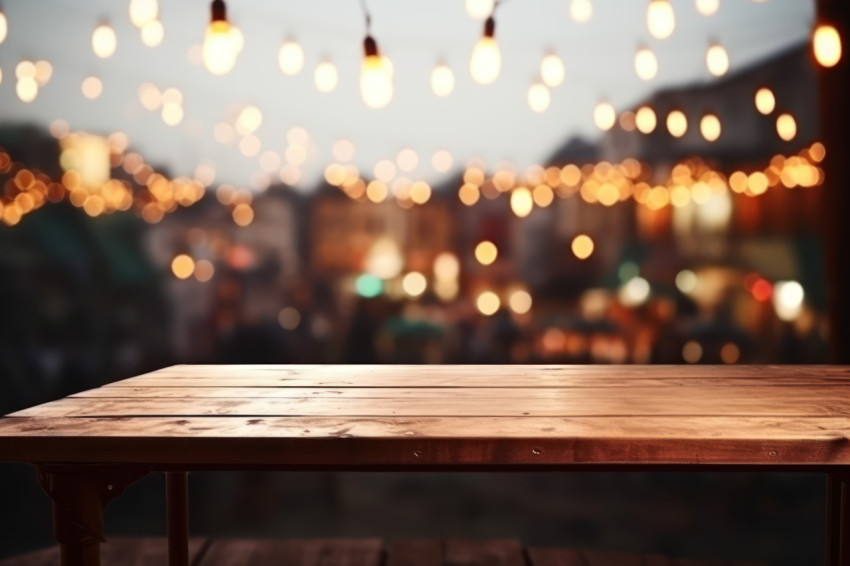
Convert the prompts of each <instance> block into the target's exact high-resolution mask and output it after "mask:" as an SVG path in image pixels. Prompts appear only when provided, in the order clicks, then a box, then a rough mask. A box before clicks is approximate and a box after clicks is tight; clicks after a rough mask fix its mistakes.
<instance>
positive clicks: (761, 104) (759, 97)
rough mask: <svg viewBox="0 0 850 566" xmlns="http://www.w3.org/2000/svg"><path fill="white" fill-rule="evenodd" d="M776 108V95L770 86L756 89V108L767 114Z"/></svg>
mask: <svg viewBox="0 0 850 566" xmlns="http://www.w3.org/2000/svg"><path fill="white" fill-rule="evenodd" d="M775 109H776V97H775V96H774V95H773V91H772V90H770V89H769V88H766V87H762V88H760V89H758V90H757V91H756V110H758V111H759V112H761V113H762V114H764V115H765V116H767V115H768V114H770V113H771V112H773V111H774V110H775Z"/></svg>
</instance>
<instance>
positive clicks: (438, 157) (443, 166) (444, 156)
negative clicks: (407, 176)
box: [431, 149, 453, 173]
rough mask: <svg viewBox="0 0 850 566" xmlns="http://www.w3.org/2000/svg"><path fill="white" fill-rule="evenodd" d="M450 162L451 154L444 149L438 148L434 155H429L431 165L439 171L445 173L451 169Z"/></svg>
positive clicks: (451, 161)
mask: <svg viewBox="0 0 850 566" xmlns="http://www.w3.org/2000/svg"><path fill="white" fill-rule="evenodd" d="M452 163H453V159H452V154H451V153H449V152H448V151H446V150H445V149H438V150H437V151H435V152H434V155H432V156H431V167H433V168H434V170H435V171H438V172H440V173H445V172H446V171H448V170H449V169H451V168H452Z"/></svg>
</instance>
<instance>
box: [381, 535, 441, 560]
mask: <svg viewBox="0 0 850 566" xmlns="http://www.w3.org/2000/svg"><path fill="white" fill-rule="evenodd" d="M444 554H445V552H444V548H443V541H441V540H433V539H429V540H397V541H393V542H392V543H391V544H389V545H388V546H387V562H386V564H387V566H443V563H444V562H443V557H444Z"/></svg>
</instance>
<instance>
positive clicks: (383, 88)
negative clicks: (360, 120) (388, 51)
mask: <svg viewBox="0 0 850 566" xmlns="http://www.w3.org/2000/svg"><path fill="white" fill-rule="evenodd" d="M360 96H362V97H363V102H365V103H366V106H368V107H369V108H375V109H377V108H383V107H384V106H386V105H387V104H389V103H390V100H392V99H393V78H392V70H391V68H390V66H389V65H387V60H386V59H385V58H384V57H381V55H380V54H379V53H378V44H377V43H375V39H374V38H373V37H372V36H371V35H367V36H366V39H364V40H363V63H362V65H361V66H360Z"/></svg>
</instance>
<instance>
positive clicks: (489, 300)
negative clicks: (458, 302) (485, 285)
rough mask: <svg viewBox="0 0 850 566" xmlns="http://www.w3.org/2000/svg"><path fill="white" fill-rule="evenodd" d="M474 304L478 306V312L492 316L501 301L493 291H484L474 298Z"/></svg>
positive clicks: (497, 309) (500, 304)
mask: <svg viewBox="0 0 850 566" xmlns="http://www.w3.org/2000/svg"><path fill="white" fill-rule="evenodd" d="M475 306H476V307H478V312H480V313H481V314H483V315H484V316H492V315H494V314H496V313H497V312H498V311H499V307H501V306H502V302H501V301H500V300H499V295H497V294H496V293H494V292H493V291H484V292H483V293H481V294H480V295H478V298H477V299H476V300H475Z"/></svg>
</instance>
